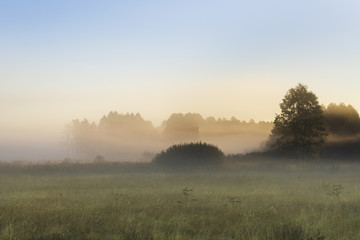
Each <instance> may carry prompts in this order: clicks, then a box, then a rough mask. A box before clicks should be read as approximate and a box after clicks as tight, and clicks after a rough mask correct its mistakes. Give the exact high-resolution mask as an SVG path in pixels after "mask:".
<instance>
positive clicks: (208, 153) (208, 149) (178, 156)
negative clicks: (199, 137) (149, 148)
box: [153, 142, 224, 167]
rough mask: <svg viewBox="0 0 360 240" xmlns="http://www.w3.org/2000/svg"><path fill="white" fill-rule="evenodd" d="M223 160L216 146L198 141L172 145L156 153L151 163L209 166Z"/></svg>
mask: <svg viewBox="0 0 360 240" xmlns="http://www.w3.org/2000/svg"><path fill="white" fill-rule="evenodd" d="M223 160H224V153H223V152H222V151H221V150H220V149H219V148H218V147H217V146H214V145H211V144H208V143H202V142H198V143H185V144H177V145H173V146H171V147H169V148H168V149H166V150H164V151H162V152H160V153H158V154H157V155H156V156H155V157H154V159H153V163H156V164H160V165H165V166H174V167H187V166H211V165H219V164H221V163H222V161H223Z"/></svg>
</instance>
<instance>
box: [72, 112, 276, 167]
mask: <svg viewBox="0 0 360 240" xmlns="http://www.w3.org/2000/svg"><path fill="white" fill-rule="evenodd" d="M271 127H272V124H271V123H269V122H258V123H255V121H253V120H250V121H248V122H245V121H240V120H238V119H236V118H234V117H233V118H231V119H225V118H223V119H217V120H216V119H215V118H213V117H208V118H205V119H204V118H203V117H202V116H201V115H200V114H197V113H187V114H182V113H176V114H172V115H171V116H170V117H169V118H168V119H166V120H164V121H163V122H162V124H161V125H160V126H158V127H156V126H154V125H153V124H152V123H151V122H150V121H147V120H145V119H143V118H142V116H141V115H140V114H138V113H137V114H132V113H131V114H129V113H127V114H122V113H118V112H110V113H109V114H107V115H104V116H103V117H102V118H101V119H100V120H99V121H98V122H92V123H91V122H89V121H88V120H86V119H83V120H78V119H76V120H73V121H72V122H71V123H70V124H69V125H68V126H67V138H66V139H67V147H68V153H69V157H70V158H81V159H89V160H90V159H92V158H95V157H96V156H97V155H101V156H103V157H104V158H105V159H108V160H112V161H116V160H120V161H150V160H151V158H152V157H153V156H154V155H155V154H156V153H157V152H159V151H161V150H163V149H165V148H167V147H168V146H170V145H173V144H176V143H184V142H198V141H203V142H207V143H211V144H214V145H217V146H218V147H219V148H221V149H222V150H223V151H224V152H225V153H227V154H231V153H239V152H246V151H251V150H254V149H258V148H259V147H260V145H261V143H262V142H264V141H266V139H267V137H268V135H269V133H270V130H271Z"/></svg>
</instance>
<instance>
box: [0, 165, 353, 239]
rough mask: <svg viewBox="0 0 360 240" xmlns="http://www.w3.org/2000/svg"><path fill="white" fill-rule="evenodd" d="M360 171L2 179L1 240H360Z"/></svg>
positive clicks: (16, 175)
mask: <svg viewBox="0 0 360 240" xmlns="http://www.w3.org/2000/svg"><path fill="white" fill-rule="evenodd" d="M358 172H359V167H358V166H357V167H344V168H342V167H340V168H339V167H338V166H337V167H329V168H322V169H317V168H316V169H313V168H309V169H303V168H302V169H298V168H296V167H293V168H285V169H261V170H259V169H258V170H251V169H247V170H241V169H240V170H239V169H227V170H224V169H223V170H221V171H216V170H211V171H202V172H188V173H176V172H171V173H169V172H165V171H154V172H153V171H139V172H137V171H132V172H131V173H126V172H124V171H122V172H118V173H117V172H116V171H112V172H111V173H110V172H109V173H106V172H101V173H89V172H81V171H80V172H76V173H74V172H72V173H67V172H66V171H59V172H51V173H47V172H46V171H43V172H40V173H39V172H36V173H33V172H27V171H19V172H11V171H9V172H4V171H2V172H1V173H0V182H1V185H0V239H309V240H310V239H313V240H315V239H317V240H320V239H347V240H349V239H360V175H359V174H358Z"/></svg>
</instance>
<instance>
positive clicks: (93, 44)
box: [0, 0, 360, 150]
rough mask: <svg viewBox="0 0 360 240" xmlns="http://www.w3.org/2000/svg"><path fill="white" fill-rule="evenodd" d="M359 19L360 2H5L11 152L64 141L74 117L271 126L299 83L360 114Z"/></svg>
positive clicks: (6, 136)
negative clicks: (195, 117)
mask: <svg viewBox="0 0 360 240" xmlns="http://www.w3.org/2000/svg"><path fill="white" fill-rule="evenodd" d="M359 12H360V2H359V1H352V0H344V1H332V0H303V1H277V0H274V1H267V0H254V1H230V0H223V1H214V0H206V1H205V0H203V1H200V0H199V1H197V0H191V1H190V0H182V1H135V0H134V1H108V0H103V1H91V0H89V1H80V0H79V1H74V0H71V1H69V0H62V1H58V0H56V1H45V0H43V1H40V0H34V1H27V0H23V1H20V0H12V1H0V111H1V117H0V150H1V149H4V148H9V146H10V147H12V148H13V149H17V146H16V145H14V144H12V145H11V143H16V144H19V143H21V144H22V145H21V146H24V148H25V146H26V147H27V148H31V146H29V145H27V143H28V142H32V143H33V142H36V141H39V142H41V141H46V142H47V143H49V144H50V143H52V142H53V143H59V142H61V139H62V138H63V133H64V126H65V124H66V123H68V122H70V121H71V120H72V119H75V118H80V119H82V118H88V119H89V120H90V121H98V120H99V119H100V118H101V116H102V115H104V114H107V113H108V112H109V111H112V110H114V111H115V110H116V111H118V112H121V113H127V112H134V113H137V112H138V113H140V114H141V115H142V116H143V117H144V118H145V119H147V120H151V121H152V122H153V123H154V125H155V126H158V125H160V124H161V122H162V121H163V120H165V119H166V118H168V117H169V116H170V114H171V113H174V112H182V113H186V112H197V113H200V114H202V115H203V116H204V117H207V116H214V117H226V118H230V117H231V116H235V117H236V118H238V119H241V120H249V119H251V118H252V119H255V120H256V121H259V120H266V121H272V120H273V119H274V116H275V113H278V112H279V111H280V109H279V103H280V102H281V99H282V97H283V96H284V94H285V93H286V91H287V90H288V89H289V88H291V87H295V86H296V85H297V83H299V82H301V83H304V84H306V85H308V86H309V89H310V90H311V91H313V92H314V93H315V94H316V95H317V96H318V98H319V102H320V103H322V104H325V105H327V104H329V103H330V102H336V103H339V102H344V103H346V104H352V105H353V106H354V107H355V108H356V109H358V110H360V94H359V93H358V90H359V89H360V81H359V77H360V68H359V65H360V45H359V42H360V14H359ZM50 145H51V144H50ZM52 146H53V145H52ZM48 149H51V147H49V148H48Z"/></svg>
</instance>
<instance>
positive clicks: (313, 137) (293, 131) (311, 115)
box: [270, 84, 327, 159]
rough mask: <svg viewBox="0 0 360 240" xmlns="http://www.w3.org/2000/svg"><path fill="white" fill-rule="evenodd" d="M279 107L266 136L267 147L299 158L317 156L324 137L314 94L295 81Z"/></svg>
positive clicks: (321, 120)
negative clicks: (278, 111)
mask: <svg viewBox="0 0 360 240" xmlns="http://www.w3.org/2000/svg"><path fill="white" fill-rule="evenodd" d="M280 108H281V114H280V115H276V116H275V120H274V127H273V129H272V131H271V135H270V147H271V149H272V150H274V151H277V152H280V153H285V154H287V155H290V156H294V155H295V156H297V157H298V158H300V159H307V158H314V157H315V158H317V157H318V156H319V151H320V149H321V148H322V147H323V144H324V142H325V138H326V136H327V130H326V123H325V119H324V114H323V111H322V108H321V106H320V104H319V102H318V99H317V96H316V95H315V94H314V93H313V92H311V91H308V88H307V86H305V85H303V84H298V85H297V86H296V87H295V88H291V89H290V90H289V91H288V92H287V93H286V95H285V97H284V98H283V100H282V103H281V104H280Z"/></svg>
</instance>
